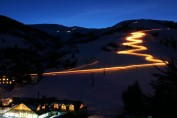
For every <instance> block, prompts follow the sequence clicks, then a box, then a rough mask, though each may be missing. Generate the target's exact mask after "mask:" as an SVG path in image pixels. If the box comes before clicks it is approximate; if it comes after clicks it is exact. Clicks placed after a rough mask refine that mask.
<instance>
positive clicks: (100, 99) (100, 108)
mask: <svg viewBox="0 0 177 118" xmlns="http://www.w3.org/2000/svg"><path fill="white" fill-rule="evenodd" d="M147 24H148V25H149V24H151V25H152V23H151V22H148V23H147ZM147 24H146V23H145V22H144V21H141V23H140V24H139V25H147ZM136 25H138V24H136V23H134V24H132V27H135V26H136ZM148 25H147V26H148ZM136 27H137V26H136ZM154 27H155V28H156V27H160V26H158V25H154ZM159 32H161V33H162V34H164V35H165V34H166V31H159ZM175 33H176V31H173V32H172V34H171V35H174V36H173V37H175V38H176V35H175ZM126 35H127V34H123V33H120V32H118V33H114V34H111V35H106V36H105V35H104V36H100V38H99V39H98V40H95V41H92V42H89V43H84V44H77V47H78V49H79V52H77V53H76V54H75V56H76V58H77V59H78V62H79V63H78V64H77V66H81V65H84V64H88V63H91V62H94V61H98V63H97V64H95V65H92V66H89V67H87V68H99V67H112V66H123V65H131V64H142V63H148V62H146V61H145V60H144V59H143V58H142V57H141V58H140V57H136V56H133V55H120V54H117V53H116V52H115V51H110V52H106V51H104V50H102V47H103V46H105V45H107V44H108V43H110V42H116V43H117V44H119V45H121V43H122V42H124V39H123V37H125V36H126ZM168 35H170V33H167V36H168ZM157 40H158V39H153V40H151V37H146V38H145V39H144V43H143V44H144V45H145V46H147V47H148V49H149V50H148V51H143V52H141V53H145V52H146V53H148V54H153V55H155V57H167V56H169V54H172V53H174V52H173V50H170V49H167V48H166V47H164V46H162V45H160V44H158V41H157ZM65 48H66V47H65ZM67 48H68V50H70V49H72V48H71V47H67ZM120 49H123V47H120ZM120 49H119V50H120ZM66 58H69V59H70V58H71V55H67V56H66V57H65V59H66ZM88 60H89V62H87V61H88ZM152 73H157V70H156V69H155V67H144V68H134V69H128V70H119V71H114V72H105V75H104V72H101V73H94V74H93V77H94V80H95V81H94V82H95V85H94V86H92V74H91V73H90V74H70V75H57V76H46V77H44V78H43V79H42V80H41V81H40V83H38V84H36V85H29V86H23V87H17V88H15V89H14V90H13V91H10V92H5V91H3V90H1V92H3V97H4V98H5V97H9V96H12V95H14V96H16V97H37V94H38V91H39V92H40V96H41V97H42V96H47V97H57V98H58V99H69V100H80V101H83V102H84V103H85V104H86V105H87V106H88V113H89V114H90V116H89V118H116V117H117V115H118V114H120V113H121V112H123V101H122V98H121V93H122V92H123V91H125V90H126V89H127V87H128V86H129V85H131V84H133V83H134V82H135V81H139V82H140V85H141V87H142V90H143V91H144V92H145V93H146V94H152V92H153V89H152V88H151V86H150V85H149V84H150V82H151V80H153V79H155V78H154V77H153V76H152Z"/></svg>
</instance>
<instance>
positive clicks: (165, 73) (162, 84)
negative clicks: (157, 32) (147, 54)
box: [151, 58, 177, 118]
mask: <svg viewBox="0 0 177 118" xmlns="http://www.w3.org/2000/svg"><path fill="white" fill-rule="evenodd" d="M158 70H159V71H160V73H159V74H153V75H154V76H155V77H156V78H157V80H154V81H152V83H151V85H152V87H153V88H154V89H155V94H154V97H153V112H154V116H156V117H157V118H158V117H160V118H174V117H175V118H176V117H177V112H176V111H177V59H175V58H172V59H171V60H170V61H169V62H168V64H167V67H166V69H165V70H161V69H158Z"/></svg>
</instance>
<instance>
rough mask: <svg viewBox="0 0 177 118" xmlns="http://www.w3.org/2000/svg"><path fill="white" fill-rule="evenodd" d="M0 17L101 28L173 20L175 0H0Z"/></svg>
mask: <svg viewBox="0 0 177 118" xmlns="http://www.w3.org/2000/svg"><path fill="white" fill-rule="evenodd" d="M0 14H1V15H5V16H8V17H10V18H13V19H16V20H18V21H20V22H22V23H24V24H42V23H52V24H62V25H65V26H81V27H87V28H104V27H109V26H112V25H114V24H116V23H118V22H121V21H123V20H130V19H141V18H144V19H159V20H172V21H177V0H147V1H145V0H0Z"/></svg>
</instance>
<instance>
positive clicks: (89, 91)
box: [4, 67, 156, 118]
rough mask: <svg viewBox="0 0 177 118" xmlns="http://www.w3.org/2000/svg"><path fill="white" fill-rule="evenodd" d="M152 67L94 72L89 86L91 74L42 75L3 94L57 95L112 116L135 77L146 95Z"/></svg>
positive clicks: (148, 91) (101, 115) (149, 90)
mask: <svg viewBox="0 0 177 118" xmlns="http://www.w3.org/2000/svg"><path fill="white" fill-rule="evenodd" d="M154 72H156V69H155V68H154V67H149V68H137V69H130V70H122V71H118V72H106V74H105V75H104V74H103V73H95V74H94V79H95V86H92V81H91V79H92V78H91V74H84V75H61V76H51V77H45V78H44V79H43V80H42V81H41V82H40V83H39V84H37V85H33V86H26V87H24V88H18V89H15V90H13V91H12V92H9V93H6V94H4V95H5V96H9V95H14V96H17V97H37V92H38V91H39V92H40V95H41V96H47V97H54V96H55V97H57V98H59V99H71V100H81V101H83V102H84V103H86V104H87V106H88V112H89V114H91V116H90V118H93V116H94V115H96V117H97V118H98V116H100V117H103V116H104V117H105V118H107V117H108V116H109V117H113V118H114V117H116V116H117V114H119V113H121V112H122V110H123V103H122V99H121V93H122V92H123V91H124V90H126V89H127V87H128V85H130V84H132V83H133V82H135V81H136V80H138V81H139V82H140V84H141V86H142V89H143V91H144V92H146V93H147V94H148V93H150V92H151V91H152V89H151V87H150V86H149V83H150V81H151V79H154V78H153V77H152V75H151V73H154Z"/></svg>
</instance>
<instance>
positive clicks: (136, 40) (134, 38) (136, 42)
mask: <svg viewBox="0 0 177 118" xmlns="http://www.w3.org/2000/svg"><path fill="white" fill-rule="evenodd" d="M145 36H146V34H145V33H144V32H133V33H131V35H130V36H128V37H126V40H127V42H126V43H123V45H124V46H131V47H132V48H133V49H130V50H126V51H119V52H117V53H118V54H129V55H135V56H141V57H145V59H146V60H147V61H149V62H153V63H154V64H155V63H158V64H159V63H161V64H162V65H163V64H164V62H163V61H162V60H160V59H155V58H154V57H153V56H152V55H150V54H141V53H138V52H139V51H144V50H147V48H146V47H145V46H141V44H142V43H143V41H142V38H144V37H145Z"/></svg>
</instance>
